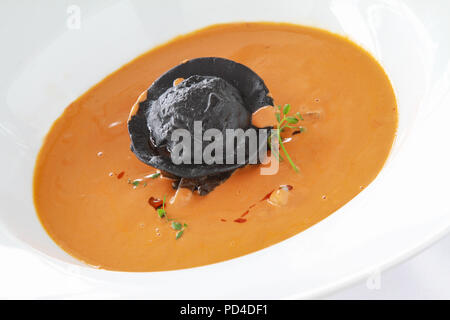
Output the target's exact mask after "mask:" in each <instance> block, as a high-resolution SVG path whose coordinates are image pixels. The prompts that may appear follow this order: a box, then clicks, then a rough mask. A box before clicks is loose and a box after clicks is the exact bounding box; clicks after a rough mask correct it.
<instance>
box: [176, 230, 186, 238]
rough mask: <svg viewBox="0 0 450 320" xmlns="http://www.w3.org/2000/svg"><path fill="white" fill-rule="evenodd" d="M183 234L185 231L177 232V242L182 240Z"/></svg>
mask: <svg viewBox="0 0 450 320" xmlns="http://www.w3.org/2000/svg"><path fill="white" fill-rule="evenodd" d="M183 232H184V231H183V230H181V231H178V232H177V235H176V237H175V239H176V240H178V239H180V238H181V236H182V235H183Z"/></svg>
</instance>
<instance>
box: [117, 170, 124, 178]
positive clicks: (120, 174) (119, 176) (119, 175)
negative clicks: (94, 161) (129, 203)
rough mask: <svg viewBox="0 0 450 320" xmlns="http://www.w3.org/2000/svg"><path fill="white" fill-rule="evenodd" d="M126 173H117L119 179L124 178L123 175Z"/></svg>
mask: <svg viewBox="0 0 450 320" xmlns="http://www.w3.org/2000/svg"><path fill="white" fill-rule="evenodd" d="M124 174H125V172H124V171H122V172H121V173H119V174H118V175H117V179H122V177H123V175H124Z"/></svg>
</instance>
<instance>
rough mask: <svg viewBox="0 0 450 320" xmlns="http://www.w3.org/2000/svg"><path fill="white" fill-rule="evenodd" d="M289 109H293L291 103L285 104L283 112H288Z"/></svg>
mask: <svg viewBox="0 0 450 320" xmlns="http://www.w3.org/2000/svg"><path fill="white" fill-rule="evenodd" d="M289 110H291V105H290V104H285V105H284V107H283V114H288V113H289Z"/></svg>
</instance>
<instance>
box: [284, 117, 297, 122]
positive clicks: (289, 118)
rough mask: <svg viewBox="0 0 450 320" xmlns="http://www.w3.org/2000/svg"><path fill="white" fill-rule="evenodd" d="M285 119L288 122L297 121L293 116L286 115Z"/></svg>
mask: <svg viewBox="0 0 450 320" xmlns="http://www.w3.org/2000/svg"><path fill="white" fill-rule="evenodd" d="M286 121H287V122H288V123H297V122H298V119H297V118H295V117H286Z"/></svg>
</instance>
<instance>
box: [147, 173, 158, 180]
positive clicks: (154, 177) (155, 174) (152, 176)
mask: <svg viewBox="0 0 450 320" xmlns="http://www.w3.org/2000/svg"><path fill="white" fill-rule="evenodd" d="M160 175H161V173H160V172H155V173H153V174H151V175H149V176H148V177H149V178H151V179H156V178H158V177H159V176H160Z"/></svg>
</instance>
